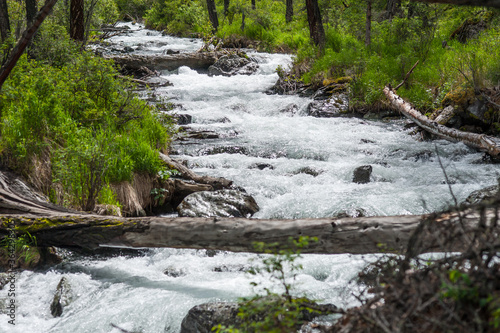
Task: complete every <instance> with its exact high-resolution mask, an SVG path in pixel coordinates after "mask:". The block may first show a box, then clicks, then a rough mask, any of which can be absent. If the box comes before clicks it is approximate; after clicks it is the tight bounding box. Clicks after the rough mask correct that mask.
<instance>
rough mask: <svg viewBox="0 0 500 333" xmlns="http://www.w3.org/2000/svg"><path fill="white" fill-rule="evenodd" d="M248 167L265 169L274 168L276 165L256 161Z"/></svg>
mask: <svg viewBox="0 0 500 333" xmlns="http://www.w3.org/2000/svg"><path fill="white" fill-rule="evenodd" d="M248 168H249V169H259V170H264V169H269V170H274V166H273V165H271V164H269V163H254V164H252V165H250V166H249V167H248Z"/></svg>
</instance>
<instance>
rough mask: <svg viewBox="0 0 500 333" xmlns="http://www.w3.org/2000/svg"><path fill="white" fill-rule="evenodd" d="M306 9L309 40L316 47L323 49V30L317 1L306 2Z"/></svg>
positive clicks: (309, 0) (308, 0)
mask: <svg viewBox="0 0 500 333" xmlns="http://www.w3.org/2000/svg"><path fill="white" fill-rule="evenodd" d="M306 8H307V21H308V22H309V33H310V35H311V39H312V40H313V42H314V44H315V45H316V46H319V47H320V48H323V47H324V45H325V30H324V29H323V22H322V20H321V13H320V10H319V6H318V0H306Z"/></svg>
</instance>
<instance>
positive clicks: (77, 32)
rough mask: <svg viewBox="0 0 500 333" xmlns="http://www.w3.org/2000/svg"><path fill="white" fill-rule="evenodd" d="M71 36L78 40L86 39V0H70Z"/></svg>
mask: <svg viewBox="0 0 500 333" xmlns="http://www.w3.org/2000/svg"><path fill="white" fill-rule="evenodd" d="M69 36H70V37H71V39H73V40H75V41H78V42H82V43H83V42H84V41H85V10H84V0H71V2H70V11H69Z"/></svg>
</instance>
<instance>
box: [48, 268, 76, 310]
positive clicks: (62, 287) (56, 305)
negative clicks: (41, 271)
mask: <svg viewBox="0 0 500 333" xmlns="http://www.w3.org/2000/svg"><path fill="white" fill-rule="evenodd" d="M70 302H71V286H70V285H69V283H68V280H67V279H66V277H64V276H63V277H62V278H61V280H60V281H59V284H58V285H57V289H56V293H55V295H54V300H53V301H52V304H50V313H51V314H52V316H54V317H60V316H61V315H62V313H63V308H64V307H66V306H68V305H69V303H70Z"/></svg>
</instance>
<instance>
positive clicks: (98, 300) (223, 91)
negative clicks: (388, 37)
mask: <svg viewBox="0 0 500 333" xmlns="http://www.w3.org/2000/svg"><path fill="white" fill-rule="evenodd" d="M128 25H129V26H130V28H131V30H130V33H129V34H127V35H124V36H119V37H114V38H112V39H111V41H112V42H113V43H116V44H118V45H122V46H129V47H132V48H134V49H135V52H136V53H164V52H166V50H167V49H172V50H178V51H181V52H186V51H194V50H197V49H199V48H200V47H201V45H202V42H201V41H200V40H197V39H179V38H173V37H167V36H162V35H161V34H160V33H158V32H154V31H148V30H146V29H143V27H142V26H140V25H131V24H128ZM139 46H140V47H139ZM138 47H139V50H138V49H137V48H138ZM250 57H252V58H253V59H255V60H256V61H257V62H258V63H259V66H260V67H259V70H258V72H257V73H256V74H255V75H251V76H233V77H221V76H216V77H209V76H208V75H206V74H203V73H199V72H196V71H194V70H191V69H189V68H187V67H182V68H180V69H179V70H177V71H174V72H172V73H167V72H165V73H164V76H165V78H167V79H168V80H169V81H170V82H172V83H173V86H172V87H166V88H160V89H158V91H157V92H156V93H157V94H159V95H161V96H164V97H166V98H169V99H171V101H172V102H174V103H176V104H181V105H182V109H178V110H176V112H178V113H187V114H190V115H192V116H193V121H194V123H193V124H191V125H189V126H190V127H192V128H194V129H197V130H208V131H213V132H215V133H217V134H219V135H220V138H219V139H210V140H203V141H187V143H189V144H182V145H181V144H176V145H175V147H174V149H175V150H176V151H177V152H178V153H179V156H177V157H178V158H180V159H184V160H186V161H187V163H188V164H189V166H190V167H191V168H193V169H194V170H195V171H196V172H198V173H201V174H207V175H211V176H221V177H226V178H228V179H231V180H233V181H234V183H235V184H236V185H238V186H241V187H243V188H245V189H246V190H247V191H248V192H249V193H250V194H251V195H253V196H254V197H255V199H256V200H257V202H258V204H259V206H260V208H261V210H260V212H258V213H257V214H256V216H255V217H257V218H299V217H328V216H333V215H335V214H338V213H339V212H341V211H348V212H349V211H354V210H357V209H362V210H364V211H365V212H366V214H368V215H395V214H419V213H425V212H430V211H435V210H439V209H443V208H445V207H446V206H447V205H449V204H451V203H453V200H452V196H451V195H450V193H449V190H448V185H447V184H445V181H444V180H445V177H444V174H443V171H442V168H441V166H440V163H439V160H438V154H439V156H440V158H441V162H442V165H443V166H444V168H445V170H446V173H447V175H448V178H449V179H450V180H451V181H452V183H453V184H452V189H453V193H454V195H455V197H456V198H457V199H458V200H459V201H461V200H463V199H464V198H465V197H466V196H467V195H468V194H469V193H470V192H471V191H473V190H475V189H478V188H481V187H484V186H487V185H491V184H494V183H495V179H496V177H497V170H498V168H497V167H496V166H494V165H488V164H476V162H477V161H479V160H480V159H481V157H482V154H480V153H477V152H474V151H472V150H470V149H469V148H467V147H465V146H464V145H462V144H458V143H449V142H446V141H436V142H418V141H416V140H415V139H414V138H413V137H411V136H410V135H408V133H407V131H405V130H403V126H404V122H403V121H395V122H388V123H384V122H373V121H366V120H360V119H345V118H338V119H318V118H313V117H308V116H307V115H306V109H307V105H308V104H309V102H310V100H309V99H307V98H300V97H298V96H277V95H268V94H266V90H267V89H269V88H270V87H271V86H272V85H273V84H274V83H275V82H276V80H277V79H278V76H277V75H276V74H275V69H276V67H277V66H278V65H281V66H284V67H286V66H287V65H288V64H290V62H291V58H290V56H288V55H270V54H262V53H250ZM231 147H233V148H234V147H237V148H238V149H237V150H234V149H233V150H231V149H226V148H231ZM214 149H215V150H216V151H218V152H220V153H217V154H211V153H210V152H211V151H212V152H213V151H214ZM224 151H226V152H225V153H221V152H224ZM236 151H239V152H243V153H233V154H231V153H228V152H236ZM257 164H259V165H261V166H266V167H265V168H263V169H262V170H261V169H259V168H257V167H256V165H257ZM367 164H369V165H371V166H372V167H373V174H372V182H371V183H368V184H354V183H353V182H352V173H353V170H354V169H355V168H356V167H358V166H361V165H367ZM255 258H257V256H255V255H253V254H246V253H229V252H218V253H217V254H216V255H214V256H207V254H206V252H205V251H194V250H174V249H152V250H147V251H145V253H144V254H143V255H140V256H117V257H113V258H107V259H103V258H93V259H92V258H86V257H78V256H77V257H69V258H67V259H65V260H64V262H63V263H62V264H60V265H58V266H56V267H55V268H53V269H51V270H50V271H48V272H36V273H34V272H22V273H21V274H19V275H18V277H17V281H16V290H17V294H16V302H17V304H18V308H17V317H16V326H12V325H10V324H8V322H7V321H8V317H7V316H6V315H2V316H1V317H0V318H1V319H0V332H23V333H24V332H61V333H63V332H64V333H66V332H75V333H81V332H109V333H119V332H121V331H120V329H119V328H117V327H120V328H122V329H125V330H128V331H131V332H179V330H180V325H181V321H182V319H183V318H184V316H185V315H186V314H187V312H188V310H189V309H190V308H191V307H193V306H194V305H197V304H201V303H205V302H210V301H229V300H236V299H237V298H238V297H242V296H251V295H252V294H253V293H254V292H255V290H253V289H252V288H251V286H250V282H251V281H257V282H259V283H260V284H261V285H262V286H264V287H269V288H276V286H272V285H270V284H269V281H268V279H267V278H266V277H253V276H249V275H248V274H246V273H244V271H245V269H246V268H248V267H249V266H250V265H252V264H255V263H252V259H255ZM376 258H377V256H375V255H370V256H359V255H305V256H304V258H303V259H301V260H302V264H303V266H304V270H303V271H302V272H301V274H299V275H298V276H297V278H296V280H295V281H294V283H293V284H294V285H296V286H297V289H296V291H295V292H296V293H297V294H306V295H307V296H309V297H311V298H313V299H317V300H320V301H322V302H325V303H333V304H336V305H338V306H341V307H350V306H355V305H357V304H358V303H357V300H356V298H355V297H354V296H353V292H355V291H357V290H358V288H360V286H358V285H357V284H356V283H353V282H352V281H353V279H355V277H356V276H357V273H358V272H359V271H360V270H361V269H362V268H363V267H364V266H365V265H366V264H367V263H368V262H371V261H373V260H375V259H376ZM63 276H64V277H66V278H67V280H68V282H69V284H70V285H71V294H70V297H71V302H70V304H69V305H68V306H67V307H65V308H64V311H63V314H62V316H61V317H60V318H53V317H52V315H51V314H50V303H51V302H52V299H53V296H54V293H55V290H56V287H57V284H58V283H59V281H60V279H61V277H63ZM277 291H279V290H277ZM7 301H8V297H7V290H6V289H4V290H0V311H2V312H3V311H4V310H2V309H4V308H5V306H6V304H7V303H6V302H7ZM115 326H116V327H115Z"/></svg>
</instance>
